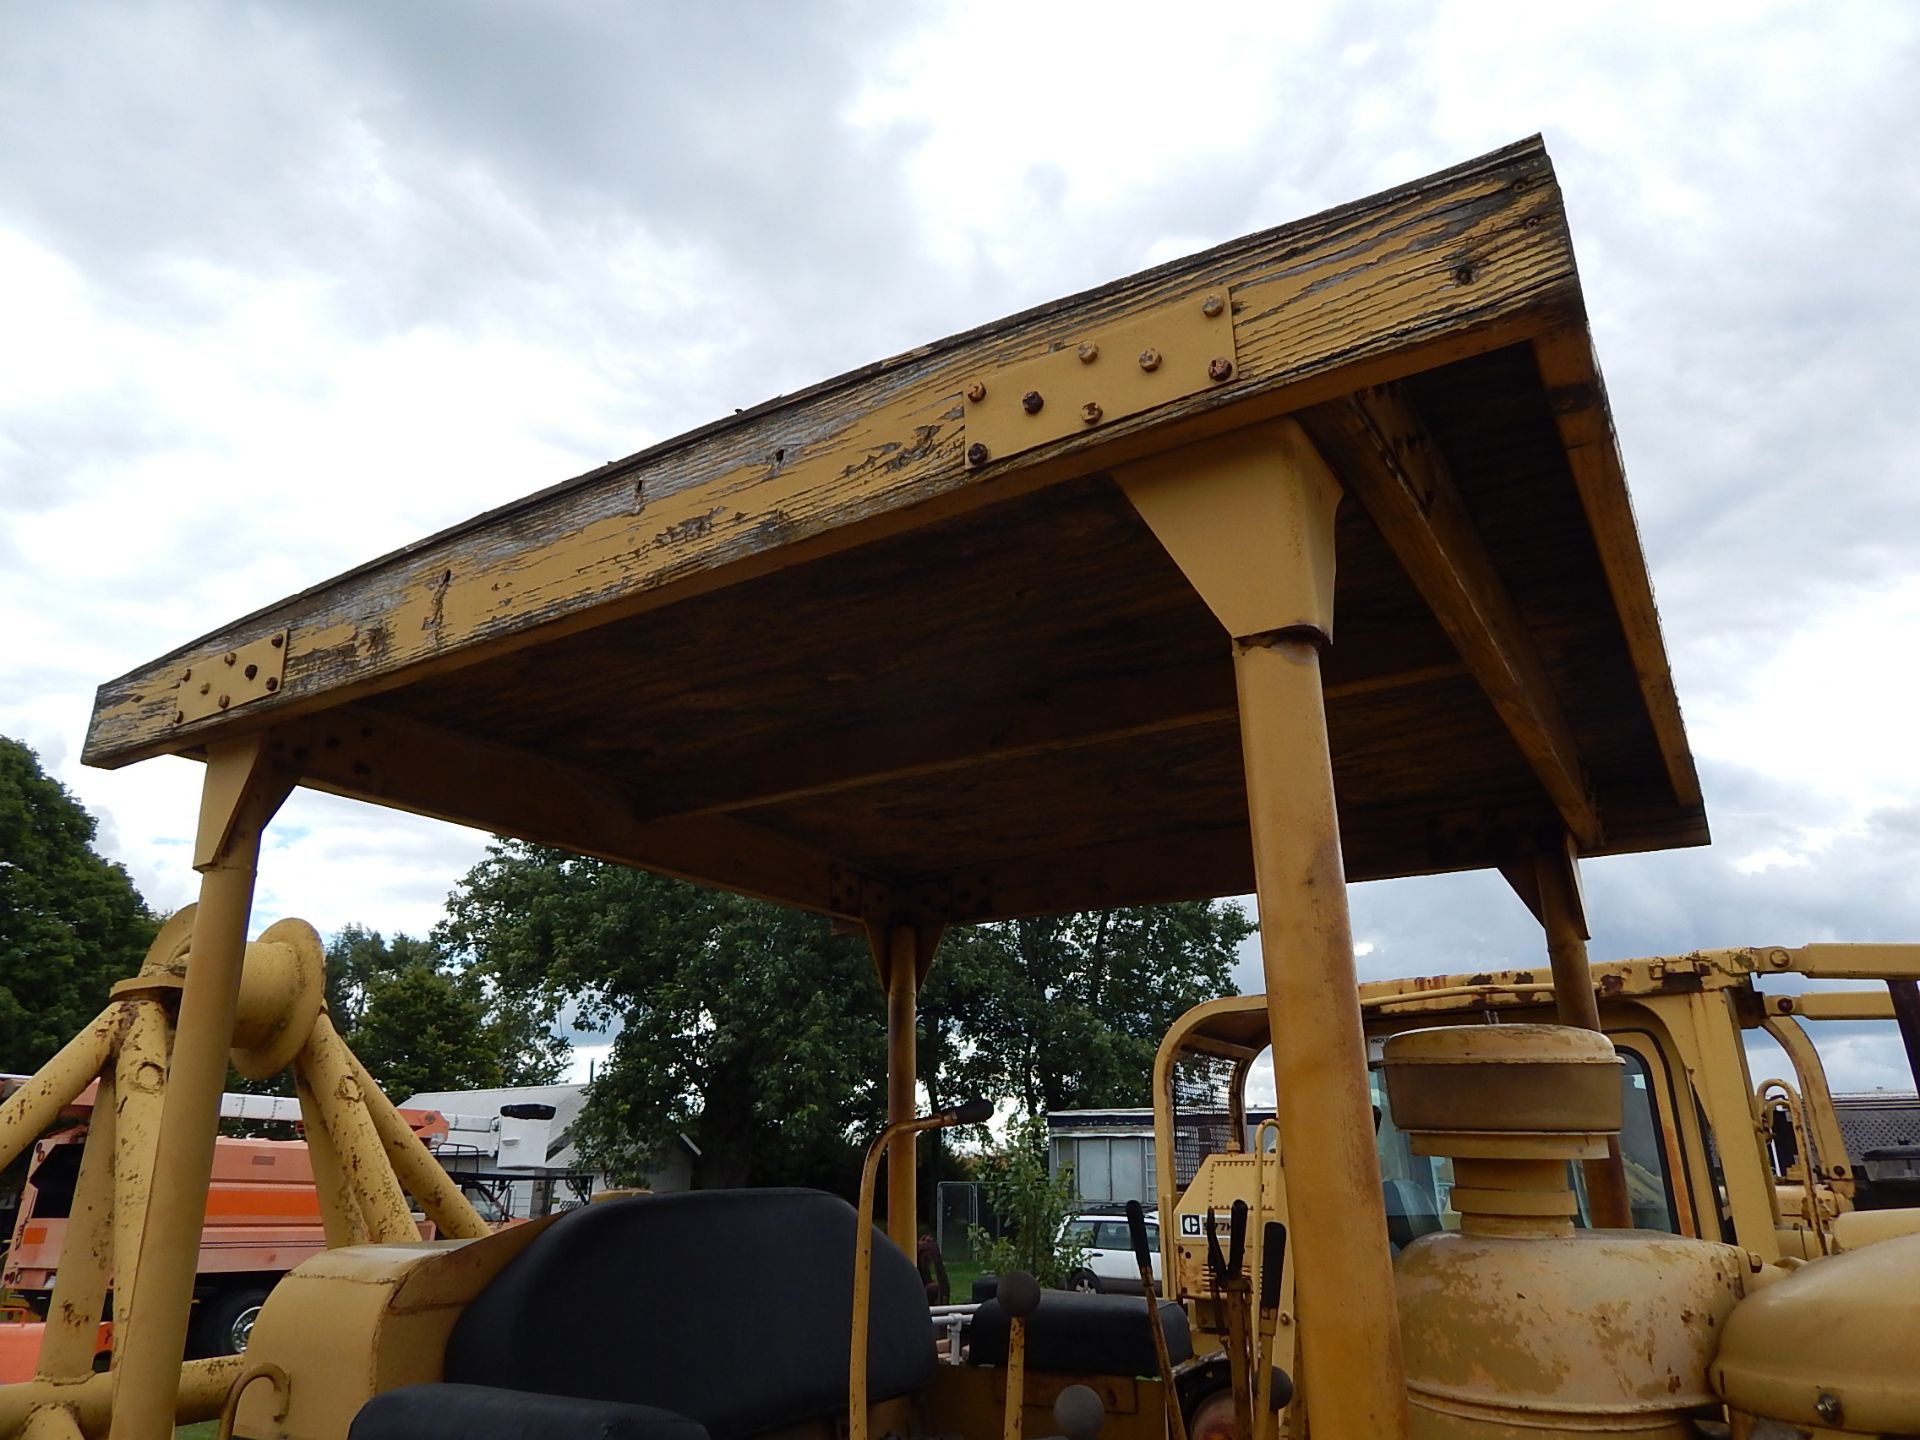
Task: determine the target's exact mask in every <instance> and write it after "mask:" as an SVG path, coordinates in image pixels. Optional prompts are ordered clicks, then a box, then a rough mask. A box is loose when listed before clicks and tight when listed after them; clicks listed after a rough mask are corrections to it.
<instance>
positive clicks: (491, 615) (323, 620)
mask: <svg viewBox="0 0 1920 1440" xmlns="http://www.w3.org/2000/svg"><path fill="white" fill-rule="evenodd" d="M1218 286H1231V287H1232V292H1233V295H1234V304H1235V311H1236V314H1235V316H1234V322H1233V323H1234V329H1235V339H1236V346H1237V352H1238V356H1239V362H1238V367H1237V370H1236V373H1235V376H1234V378H1233V380H1232V382H1231V383H1229V384H1224V385H1221V386H1219V387H1217V388H1215V389H1212V390H1210V391H1207V392H1205V393H1202V394H1198V395H1194V396H1191V397H1188V398H1186V399H1183V400H1180V401H1178V402H1176V403H1172V404H1169V405H1166V406H1163V407H1161V408H1160V409H1157V410H1153V411H1150V412H1147V413H1145V414H1143V415H1138V416H1134V417H1130V418H1128V419H1125V420H1122V421H1120V422H1118V423H1116V424H1114V425H1111V426H1102V427H1100V428H1099V429H1098V431H1097V432H1094V433H1092V434H1089V435H1083V436H1074V437H1069V438H1067V439H1063V440H1060V441H1057V442H1055V443H1053V444H1050V445H1046V446H1042V447H1039V448H1037V449H1035V450H1033V451H1030V452H1027V453H1025V454H1022V455H1020V456H1018V457H1016V458H1014V459H1011V460H1008V461H1005V462H998V463H994V462H990V463H988V464H987V465H985V466H983V467H977V468H973V469H969V467H968V466H967V465H966V463H965V458H964V452H965V448H966V436H965V425H964V418H963V410H964V404H963V401H962V399H961V395H960V392H961V389H962V386H963V385H964V384H965V383H966V381H967V380H968V379H969V378H971V377H974V376H977V375H979V374H981V373H982V372H983V371H984V372H991V371H992V370H994V369H995V368H997V367H1000V366H1004V365H1009V364H1013V363H1017V362H1019V361H1022V360H1026V359H1031V358H1032V357H1034V356H1037V355H1040V354H1044V353H1046V352H1048V351H1049V350H1051V349H1054V348H1057V347H1059V346H1061V345H1065V344H1070V343H1073V341H1074V339H1075V337H1076V336H1078V335H1080V334H1083V333H1085V332H1086V331H1087V330H1088V328H1089V327H1098V326H1101V325H1105V324H1111V323H1115V322H1118V321H1121V320H1124V319H1125V318H1126V317H1128V316H1130V315H1132V314H1135V313H1137V312H1139V311H1142V310H1146V309H1150V308H1152V307H1153V306H1156V305H1160V304H1164V303H1166V302H1167V301H1169V300H1171V299H1178V298H1180V297H1182V296H1185V295H1187V294H1189V293H1198V292H1200V291H1202V290H1205V289H1207V288H1210V287H1218ZM1577 313H1578V294H1577V282H1576V280H1575V275H1574V269H1573V260H1572V254H1571V249H1570V246H1569V243H1568V239H1567V233H1566V223H1565V216H1564V212H1563V210H1562V207H1561V204H1560V198H1559V192H1558V188H1557V186H1556V185H1555V183H1554V179H1553V174H1552V169H1551V166H1550V165H1549V163H1548V161H1547V158H1546V155H1545V152H1544V150H1543V149H1542V147H1541V145H1540V143H1539V142H1538V140H1537V139H1535V140H1529V141H1526V142H1523V143H1522V144H1519V145H1515V146H1512V147H1509V148H1508V149H1506V150H1502V151H1499V152H1496V153H1494V154H1492V155H1489V156H1486V157H1483V158H1481V159H1479V160H1476V161H1473V162H1470V163H1469V164H1466V165H1463V166H1460V167H1457V168H1456V169H1453V170H1449V171H1446V172H1444V173H1442V174H1440V175H1436V176H1433V177H1431V178H1429V179H1426V180H1422V181H1419V182H1416V183H1414V184H1412V185H1408V186H1403V187H1401V188H1399V189H1396V190H1393V191H1389V192H1386V193H1385V194H1382V195H1379V196H1376V197H1373V198H1371V199H1369V200H1364V201H1360V202H1358V203H1356V204H1352V205H1347V206H1343V207H1340V208H1339V209H1336V210H1331V211H1328V212H1326V213H1325V214H1322V215H1319V216H1315V217H1313V218H1311V219H1308V220H1304V221H1300V222H1298V223H1296V224H1292V225H1288V226H1284V227H1281V228H1280V229H1277V230H1273V231H1268V232H1266V233H1264V234H1261V235H1257V236H1253V237H1251V238H1249V239H1245V240H1241V241H1236V242H1234V243H1232V244H1229V245H1225V246H1221V247H1219V248H1218V249H1215V250H1212V251H1209V252H1206V253H1205V254H1202V255H1198V256H1194V257H1192V258H1190V259H1187V260H1182V261H1178V262H1175V263H1174V264H1172V265H1168V266H1163V267H1161V268H1159V269H1157V270H1153V271H1149V272H1146V273H1144V274H1142V275H1138V276H1135V277H1132V278H1129V279H1127V280H1124V281H1121V282H1118V283H1116V284H1113V285H1109V286H1106V287H1103V288H1102V289H1099V290H1096V291H1092V292H1089V293H1087V294H1084V295H1080V296H1075V297H1072V298H1070V299H1067V300H1063V301H1060V302H1057V303H1055V304H1053V305H1050V306H1046V307H1043V308H1041V309H1038V310H1035V311H1031V312H1028V313H1027V314H1024V315H1020V316H1016V317H1013V318H1011V319H1009V320H1005V321H1001V322H998V323H996V324H993V325H990V326H987V327H984V328H982V329H980V330H976V331H973V332H970V333H968V334H965V335H961V336H956V337H953V338H952V339H949V340H946V341H942V342H939V343H937V344H934V345H930V346H927V347H924V348H922V349H920V350H916V351H913V352H910V353H908V354H906V355H903V356H900V357H896V358H895V359H892V360H889V361H885V362H883V363H881V364H879V365H876V366H873V367H870V368H868V369H866V370H863V371H859V372H856V373H854V374H851V375H847V376H843V377H841V378H839V379H837V380H833V381H829V382H827V383H825V384H823V385H820V386H817V387H814V388H813V389H811V390H808V391H806V392H803V393H801V394H799V395H796V396H793V397H790V398H783V399H780V400H775V401H772V402H769V403H768V404H766V405H764V406H761V407H759V408H758V409H756V410H754V411H751V412H748V413H747V414H744V415H740V416H737V417H734V418H732V419H730V420H727V421H723V422H721V423H719V424H717V425H714V426H709V427H707V428H706V429H703V430H699V431H696V432H693V433H692V434H690V435H687V436H684V437H681V438H680V439H677V440H674V441H670V442H668V443H666V444H664V445H660V446H656V447H654V448H653V449H651V450H647V451H643V452H641V453H640V454H637V455H635V456H633V457H631V458H629V459H627V460H623V461H620V462H617V463H616V464H613V465H610V466H607V467H605V468H603V469H601V470H598V471H595V472H592V473H591V474H588V475H585V476H581V477H579V478H578V479H576V480H574V481H570V482H567V483H566V484H564V485H561V486H557V487H555V488H553V489H551V490H548V491H545V492H542V493H540V494H538V495H534V496H531V497H529V498H528V499H526V500H524V501H522V502H519V503H518V504H516V505H513V506H509V507H506V508H505V509H503V510H500V511H496V512H493V513H491V514H489V515H485V516H481V517H479V518H478V519H476V520H474V521H471V522H468V523H467V524H464V525H461V526H458V527H455V528H454V529H452V530H449V531H447V532H445V533H443V534H441V535H439V536H436V537H433V538H431V539H429V540H426V541H423V542H421V543H420V544H418V545H415V546H412V547H409V548H408V549H406V550H403V551H400V552H398V553H396V554H394V555H392V556H389V557H387V558H385V559H383V560H380V561H376V562H374V563H373V564H371V565H369V566H365V567H362V568H361V569H358V570H355V571H353V572H351V573H349V574H347V575H345V576H342V577H340V578H339V579H337V580H335V581H332V582H329V583H328V584H326V585H322V586H320V587H317V588H315V589H313V590H310V591H308V592H306V593H304V594H302V595H299V596H295V597H293V598H292V599H290V600H288V601H285V602H282V603H281V604H279V605H276V606H273V607H271V608H269V609H268V610H265V611H262V612H259V613H258V614H256V615H254V616H250V617H247V618H246V619H244V620H242V621H239V622H236V623H235V624H233V625H230V626H227V627H226V628H224V629H222V630H220V631H217V632H215V633H214V634H212V635H210V636H208V637H206V638H205V639H203V640H202V641H200V642H196V643H195V644H193V645H190V646H186V647H183V648H182V649H181V650H179V651H177V652H174V653H173V654H171V655H168V656H166V657H164V658H163V659H161V660H159V661H155V662H153V663H152V664H149V665H147V666H143V667H141V668H140V669H139V670H136V671H134V672H132V673H131V674H129V675H127V676H125V677H122V678H121V679H119V680H116V681H113V682H110V683H109V684H107V685H104V686H102V687H101V690H100V692H99V695H98V697H97V699H96V703H95V710H94V716H93V723H92V725H91V727H90V730H89V734H88V739H87V745H86V749H85V752H84V758H85V759H86V760H87V761H88V762H89V763H93V764H104V765H118V764H123V763H126V762H128V761H131V760H135V759H140V758H143V757H145V756H148V755H153V754H159V753H165V752H169V751H180V750H186V749H190V748H192V747H193V746H195V745H197V744H200V743H203V742H204V741H205V740H206V739H207V738H209V737H210V736H213V735H216V734H231V733H235V732H238V731H242V730H249V729H255V728H259V727H260V726H262V725H264V724H267V723H270V722H271V721H272V720H273V719H275V718H276V717H279V718H284V717H287V716H291V715H295V714H299V713H304V712H308V711H312V710H315V709H318V708H321V707H323V706H327V705H333V704H338V703H342V702H344V701H347V700H350V699H352V698H355V697H358V696H361V695H366V694H371V693H375V692H377V691H379V690H382V689H386V688H391V687H393V686H395V685H398V684H402V683H405V681H406V680H407V679H408V678H409V677H410V676H412V675H416V674H422V673H429V672H432V671H435V670H440V669H444V668H447V667H449V666H456V665H461V664H465V663H468V662H470V661H472V660H475V659H478V658H480V657H482V656H485V655H489V654H495V653H499V652H500V651H502V650H505V649H509V648H513V647H516V646H519V645H524V644H527V643H531V642H532V641H533V640H535V639H536V638H539V637H541V636H545V635H553V634H560V633H567V632H569V631H573V630H578V629H581V628H585V627H588V626H591V625H596V624H600V623H603V622H605V621H607V620H609V619H613V618H616V617H618V616H620V615H624V614H631V613H634V612H636V611H638V610H640V609H644V608H647V607H648V606H650V605H652V604H656V603H660V602H661V601H662V600H663V599H666V598H674V597H678V596H683V595H687V594H692V593H697V592H698V591H699V590H700V589H703V588H711V587H713V586H716V585H720V584H725V583H729V582H730V581H731V580H732V579H734V578H738V577H741V576H744V575H748V574H754V573H763V572H764V571H765V570H767V569H771V568H779V567H780V566H783V565H786V564H790V563H796V562H798V561H800V560H803V559H807V558H812V557H815V556H818V555H820V554H823V553H831V552H833V551H835V550H838V549H840V548H843V547H846V546H851V545H854V544H857V543H861V542H863V541H865V540H868V539H871V538H873V537H874V536H876V535H878V534H882V533H886V531H887V530H888V529H890V528H892V529H897V528H901V527H910V526H912V525H915V524H918V523H923V522H924V521H925V520H926V519H928V518H932V517H934V516H936V515H939V514H943V513H950V511H951V510H952V509H955V508H965V507H967V506H971V505H974V504H980V503H986V502H988V501H990V500H992V499H994V498H997V497H998V496H1001V495H1005V494H1008V493H1012V492H1013V491H1015V490H1017V489H1018V488H1020V487H1023V486H1034V485H1039V484H1043V483H1050V482H1051V481H1054V480H1057V479H1062V478H1066V477H1068V476H1070V475H1073V474H1079V473H1085V472H1086V471H1087V470H1088V469H1090V468H1093V467H1095V466H1097V465H1101V464H1107V463H1113V462H1116V461H1118V460H1121V459H1126V458H1132V457H1133V456H1136V455H1139V454H1145V453H1150V452H1151V451H1153V450H1156V449H1160V448H1164V447H1165V446H1167V445H1170V444H1173V443H1177V442H1180V441H1184V440H1187V439H1191V438H1194V437H1195V436H1196V435H1199V434H1202V433H1207V432H1209V431H1210V430H1217V429H1223V428H1228V427H1231V426H1233V425H1238V424H1243V423H1247V422H1249V421H1251V420H1254V419H1258V418H1265V417H1266V416H1269V415H1274V414H1281V413H1285V412H1287V411H1290V410H1292V409H1296V408H1299V407H1300V406H1302V405H1305V404H1310V403H1315V402H1318V401H1322V400H1327V399H1330V398H1333V397H1334V396H1337V395H1340V394H1344V393H1346V392H1347V391H1350V390H1352V389H1355V388H1357V387H1359V386H1362V385H1366V384H1372V383H1378V382H1381V381H1385V380H1390V379H1394V378H1397V377H1399V376H1402V375H1405V374H1409V373H1412V372H1414V371H1416V370H1418V369H1420V368H1422V367H1425V366H1429V365H1432V364H1437V363H1441V362H1442V361H1444V360H1447V359H1452V358H1458V357H1460V356H1464V355H1469V354H1475V353H1480V352H1481V351H1483V350H1485V349H1488V348H1491V347H1494V346H1497V345H1502V344H1507V343H1512V342H1514V341H1516V340H1525V339H1530V338H1532V337H1533V336H1535V335H1538V334H1540V333H1543V332H1544V331H1546V330H1548V329H1550V328H1552V327H1553V326H1555V325H1557V324H1560V323H1563V322H1564V321H1565V320H1566V319H1567V318H1568V317H1569V316H1571V315H1576V314H1577ZM282 627H286V628H289V629H290V631H291V638H290V640H289V646H288V658H287V665H286V677H285V681H284V683H283V685H282V686H281V688H280V690H279V691H278V693H277V694H275V695H273V696H270V697H268V698H266V699H263V700H259V701H256V702H253V703H251V704H249V705H247V706H246V707H245V708H244V709H236V710H234V711H231V712H228V713H227V714H225V715H222V716H218V717H213V718H209V719H207V720H204V721H200V722H197V723H195V722H189V723H185V724H175V723H174V713H175V712H174V709H173V706H172V704H171V695H172V690H171V686H172V684H173V682H174V680H175V679H176V678H177V671H178V669H179V668H180V666H181V665H182V664H183V663H184V662H186V661H188V660H190V659H191V658H194V657H197V656H200V655H204V654H208V653H216V654H217V653H219V652H220V651H222V650H225V649H230V648H232V647H233V646H234V645H237V644H239V643H243V642H244V641H246V640H248V639H252V638H255V637H256V636H257V635H258V634H260V633H262V632H264V631H266V630H269V629H275V628H282Z"/></svg>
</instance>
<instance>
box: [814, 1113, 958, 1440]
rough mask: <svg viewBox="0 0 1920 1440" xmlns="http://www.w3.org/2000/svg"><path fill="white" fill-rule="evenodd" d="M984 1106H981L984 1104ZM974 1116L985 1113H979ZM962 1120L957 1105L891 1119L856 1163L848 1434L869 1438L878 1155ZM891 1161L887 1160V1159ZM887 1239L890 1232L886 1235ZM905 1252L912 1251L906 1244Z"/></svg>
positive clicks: (852, 1439) (853, 1439) (859, 1439)
mask: <svg viewBox="0 0 1920 1440" xmlns="http://www.w3.org/2000/svg"><path fill="white" fill-rule="evenodd" d="M984 1108H985V1107H983V1109H984ZM978 1118H980V1119H985V1118H986V1116H985V1115H984V1114H982V1115H981V1116H979V1117H978ZM963 1123H965V1121H964V1120H963V1118H962V1117H961V1115H960V1114H959V1113H958V1112H957V1111H955V1110H941V1111H938V1112H936V1113H934V1114H932V1115H925V1116H921V1117H919V1118H918V1119H915V1118H913V1117H911V1116H909V1117H908V1118H907V1119H905V1120H899V1121H895V1122H894V1123H892V1124H890V1125H888V1126H887V1127H886V1128H885V1129H884V1130H882V1131H881V1132H880V1133H879V1135H877V1136H876V1137H875V1138H874V1141H873V1143H872V1144H871V1145H869V1146H868V1147H867V1158H866V1160H865V1161H864V1162H863V1163H862V1164H861V1167H860V1205H859V1221H858V1223H857V1224H856V1225H855V1226H854V1232H853V1328H852V1333H851V1335H850V1336H849V1338H848V1350H847V1440H867V1432H868V1419H869V1417H868V1414H867V1394H868V1391H867V1334H868V1331H869V1330H870V1328H871V1320H872V1316H871V1313H870V1312H871V1309H872V1304H871V1302H872V1296H873V1199H874V1194H875V1192H876V1191H877V1190H878V1189H879V1188H880V1159H881V1157H882V1156H885V1155H891V1153H892V1147H893V1145H894V1143H895V1142H896V1141H898V1140H900V1139H902V1138H904V1139H905V1140H906V1141H907V1143H908V1144H909V1145H911V1144H912V1143H913V1138H914V1136H916V1135H918V1134H919V1133H920V1132H921V1131H922V1130H938V1129H940V1128H942V1127H944V1126H947V1125H957V1124H963ZM888 1163H889V1164H891V1163H892V1162H891V1160H889V1161H888ZM888 1238H889V1239H891V1238H892V1237H891V1236H889V1237H888ZM905 1253H906V1254H908V1255H911V1254H912V1253H913V1251H912V1249H911V1248H909V1249H908V1250H907V1251H906V1252H905Z"/></svg>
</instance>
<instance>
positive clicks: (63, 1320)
mask: <svg viewBox="0 0 1920 1440" xmlns="http://www.w3.org/2000/svg"><path fill="white" fill-rule="evenodd" d="M113 1138H114V1103H113V1072H112V1070H111V1069H109V1070H107V1072H106V1073H105V1074H103V1075H102V1076H101V1077H100V1088H99V1090H98V1091H97V1092H96V1093H95V1095H94V1101H93V1111H92V1114H91V1115H90V1116H89V1117H88V1121H87V1138H86V1139H85V1141H83V1142H82V1144H81V1149H80V1174H79V1176H78V1178H77V1179H76V1180H75V1181H74V1187H73V1201H72V1204H71V1206H70V1208H69V1209H68V1211H67V1233H66V1237H65V1238H64V1239H63V1240H62V1241H61V1244H60V1268H59V1270H58V1271H56V1272H55V1274H54V1280H53V1298H52V1300H51V1301H50V1303H49V1304H48V1306H47V1328H46V1331H45V1333H44V1334H42V1336H41V1337H40V1363H39V1367H38V1370H37V1372H36V1373H37V1374H38V1375H39V1377H40V1378H41V1379H43V1380H77V1379H81V1378H83V1377H85V1376H87V1375H89V1374H91V1373H92V1372H93V1349H94V1342H95V1339H96V1337H97V1336H98V1335H99V1333H100V1317H101V1314H102V1313H103V1312H104V1310H105V1308H106V1303H107V1276H108V1274H109V1273H110V1271H111V1269H112V1266H113Z"/></svg>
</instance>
